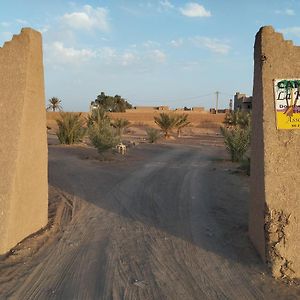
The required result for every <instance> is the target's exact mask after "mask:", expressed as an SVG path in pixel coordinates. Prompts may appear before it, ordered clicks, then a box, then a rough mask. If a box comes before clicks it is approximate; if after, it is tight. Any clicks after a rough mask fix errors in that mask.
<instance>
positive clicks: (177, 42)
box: [170, 38, 183, 48]
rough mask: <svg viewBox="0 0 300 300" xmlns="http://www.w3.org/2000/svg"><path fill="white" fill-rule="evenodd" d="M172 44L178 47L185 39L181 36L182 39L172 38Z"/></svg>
mask: <svg viewBox="0 0 300 300" xmlns="http://www.w3.org/2000/svg"><path fill="white" fill-rule="evenodd" d="M170 44H171V46H172V47H175V48H178V47H180V46H181V45H182V44H183V39H181V38H180V39H177V40H172V41H171V42H170Z"/></svg>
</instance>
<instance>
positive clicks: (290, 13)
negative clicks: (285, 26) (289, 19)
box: [275, 8, 295, 16]
mask: <svg viewBox="0 0 300 300" xmlns="http://www.w3.org/2000/svg"><path fill="white" fill-rule="evenodd" d="M275 13H276V14H280V15H288V16H294V15H295V11H294V10H293V9H290V8H286V9H285V10H276V11H275Z"/></svg>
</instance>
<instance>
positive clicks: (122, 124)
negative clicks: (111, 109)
mask: <svg viewBox="0 0 300 300" xmlns="http://www.w3.org/2000/svg"><path fill="white" fill-rule="evenodd" d="M129 124H130V123H129V121H128V120H126V119H116V120H115V121H114V122H113V123H112V126H113V127H115V128H116V129H117V132H118V135H119V136H120V137H122V135H123V131H124V129H125V128H126V127H128V125H129Z"/></svg>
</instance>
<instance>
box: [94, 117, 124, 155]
mask: <svg viewBox="0 0 300 300" xmlns="http://www.w3.org/2000/svg"><path fill="white" fill-rule="evenodd" d="M88 133H89V138H90V140H91V142H92V144H93V145H94V146H95V147H96V148H97V150H98V152H99V153H102V152H104V151H106V150H109V149H112V148H113V147H115V146H116V145H117V144H118V143H119V142H120V136H119V135H118V134H117V132H116V130H115V128H113V127H112V126H110V124H109V123H107V122H103V123H102V124H93V125H90V126H89V129H88Z"/></svg>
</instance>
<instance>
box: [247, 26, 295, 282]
mask: <svg viewBox="0 0 300 300" xmlns="http://www.w3.org/2000/svg"><path fill="white" fill-rule="evenodd" d="M282 78H300V47H296V46H293V43H292V42H291V41H285V40H284V39H283V36H282V34H280V33H276V32H275V31H274V30H273V28H272V27H263V28H261V29H260V31H259V32H258V33H257V35H256V40H255V47H254V88H253V121H252V153H251V202H250V219H249V233H250V237H251V239H252V241H253V243H254V245H255V247H256V248H257V250H258V252H259V253H260V255H261V257H262V258H263V259H264V260H265V261H266V262H267V263H268V264H269V265H270V266H271V268H272V272H273V275H274V276H275V277H286V276H287V277H291V278H296V277H298V278H299V277H300V255H299V253H300V238H299V233H300V197H299V196H300V189H299V186H300V173H299V170H300V163H299V161H300V160H299V158H298V150H299V149H300V130H280V129H279V130H277V129H276V114H275V100H274V86H273V80H274V79H282ZM297 187H298V189H297Z"/></svg>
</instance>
